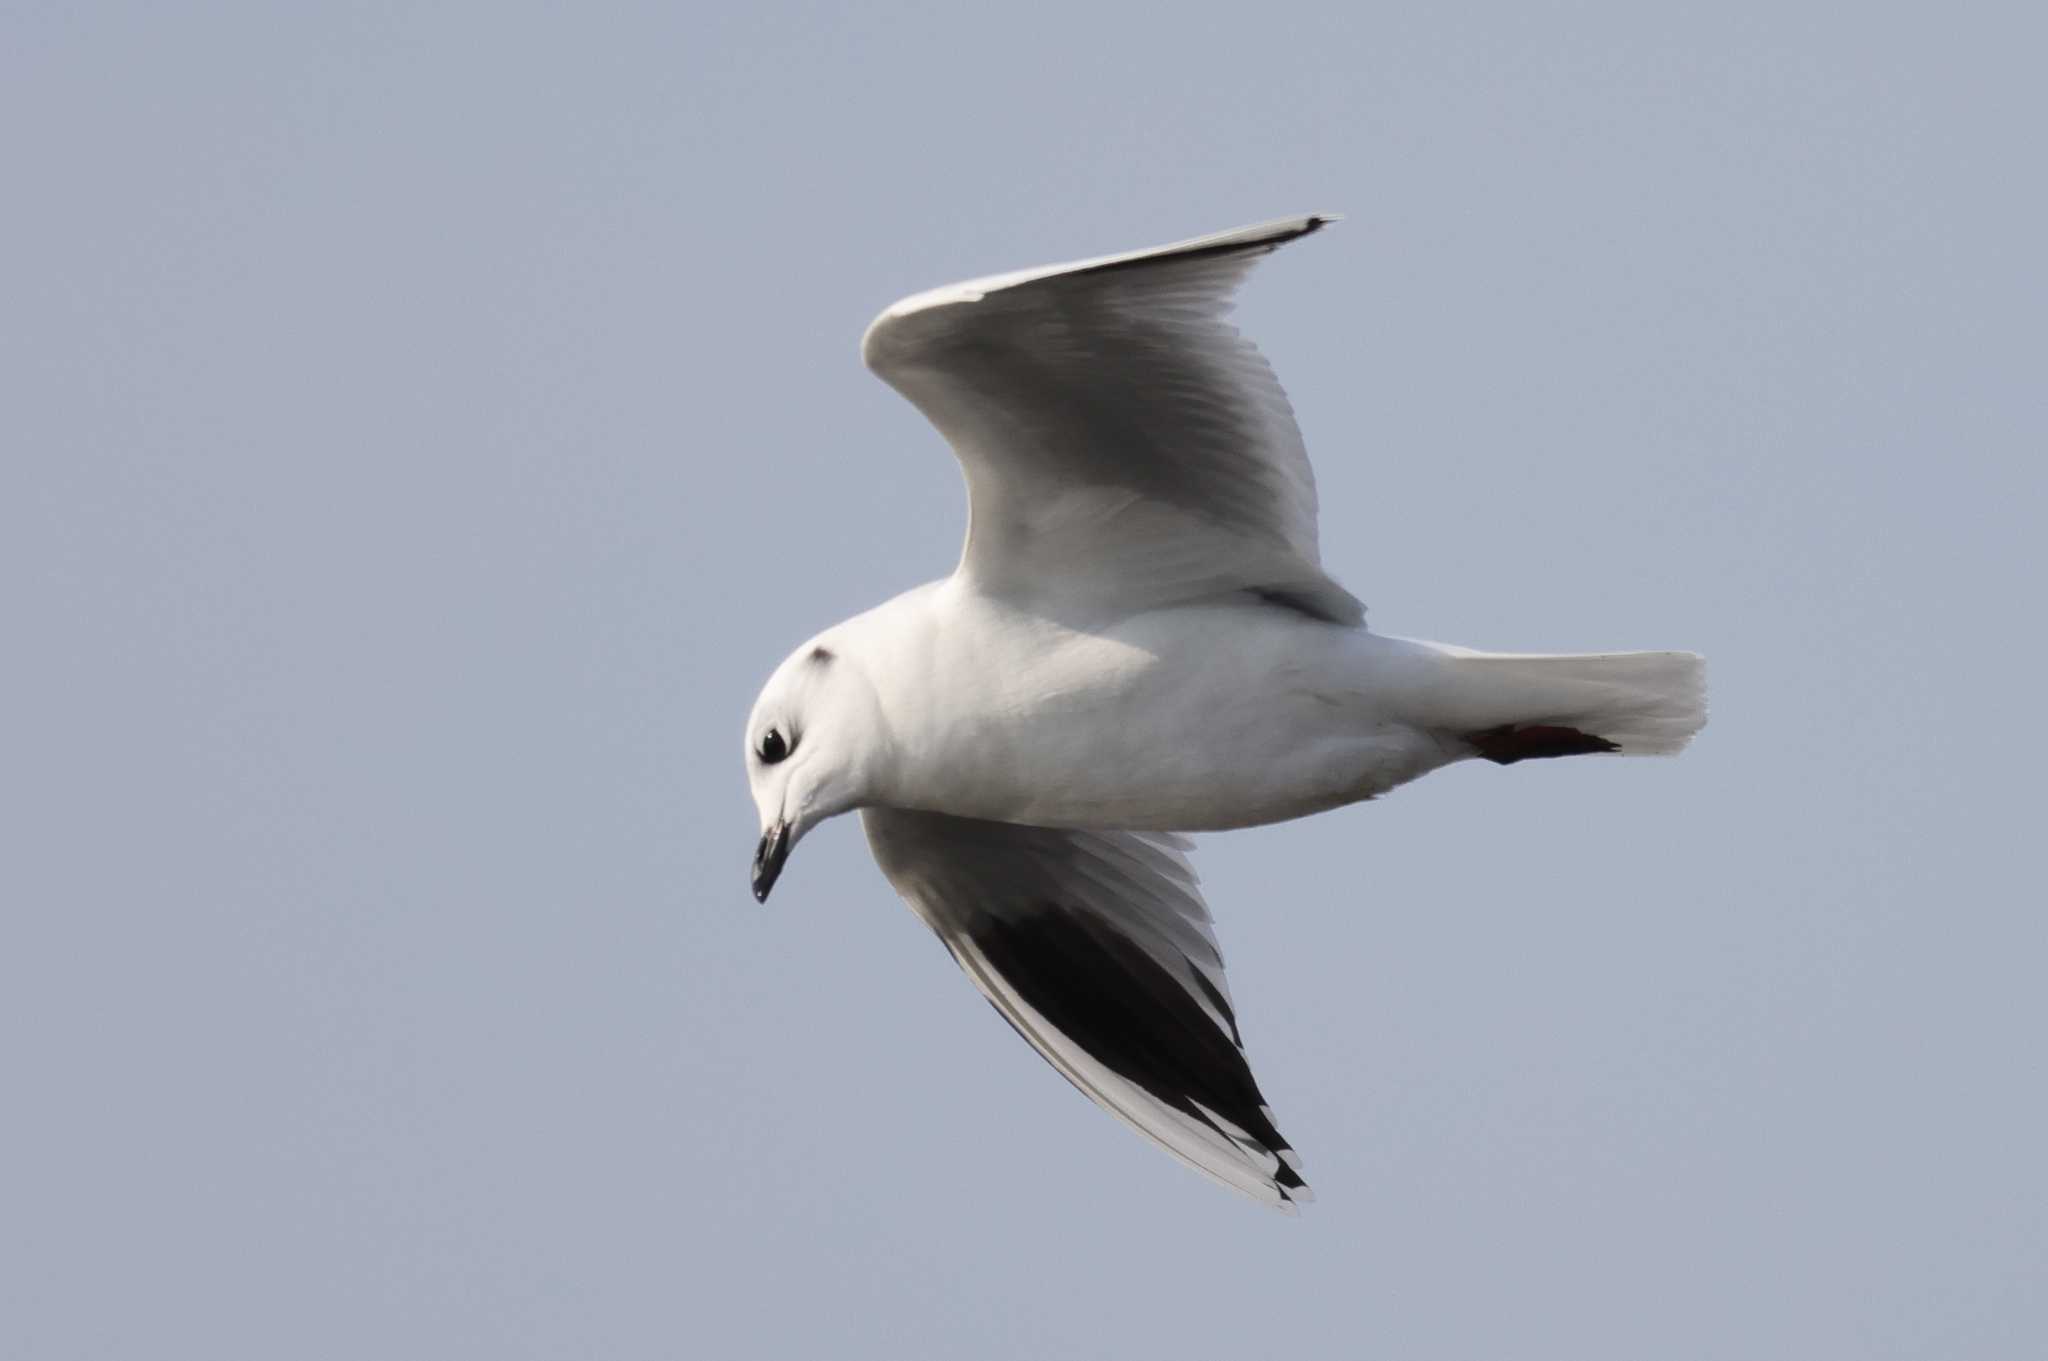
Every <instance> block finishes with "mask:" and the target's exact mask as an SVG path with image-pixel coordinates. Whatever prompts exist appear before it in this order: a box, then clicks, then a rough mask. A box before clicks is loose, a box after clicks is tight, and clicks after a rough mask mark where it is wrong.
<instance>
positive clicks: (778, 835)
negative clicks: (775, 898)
mask: <svg viewBox="0 0 2048 1361" xmlns="http://www.w3.org/2000/svg"><path fill="white" fill-rule="evenodd" d="M788 859H789V824H788V823H786V822H783V821H781V820H780V819H777V821H776V823H775V825H774V826H772V827H770V828H769V829H768V830H767V831H765V832H763V833H762V834H761V844H760V845H759V846H757V847H755V849H754V901H755V902H757V903H765V902H767V901H768V890H769V889H771V888H774V887H775V881H776V879H777V878H778V877H780V876H781V874H782V864H783V862H784V861H785V860H788Z"/></svg>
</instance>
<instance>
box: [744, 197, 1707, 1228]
mask: <svg viewBox="0 0 2048 1361" xmlns="http://www.w3.org/2000/svg"><path fill="white" fill-rule="evenodd" d="M1332 220H1333V219H1332V218H1331V217H1329V216H1306V217H1295V218H1287V219H1283V220H1280V221H1275V222H1269V223H1263V224H1260V225H1257V226H1251V227H1244V228H1240V229H1238V230H1236V231H1228V232H1222V233H1218V234H1216V235H1212V236H1204V237H1199V238H1196V239H1194V240H1190V241H1183V242H1179V243H1177V244H1174V245H1169V246H1161V247H1157V248H1155V249H1152V250H1141V251H1133V252H1130V253H1128V254H1122V255H1110V256H1104V257H1102V258H1100V259H1094V260H1085V261H1080V262H1077V263H1073V264H1064V265H1052V266H1047V267H1044V268H1039V269H1029V270H1024V271H1021V272H1018V273H1012V274H1001V275H995V276H992V277H989V278H985V279H976V280H973V281H971V282H968V283H961V284H954V285H951V286H949V287H946V288H939V289H934V290H932V291H930V292H927V293H919V294H917V295H915V296H913V297H909V298H905V299H904V300H903V301H901V302H898V303H896V304H895V305H893V306H891V307H890V308H888V309H887V310H886V311H884V312H883V313H882V314H881V316H879V317H878V318H876V319H875V322H874V324H873V325H871V326H870V327H869V328H868V330H867V334H866V336H865V337H864V338H863V339H862V341H861V357H862V359H863V360H864V361H865V363H866V364H867V366H868V368H870V369H872V370H873V371H874V372H875V373H876V374H877V375H878V376H879V377H881V379H882V380H883V381H884V382H886V383H888V384H889V385H890V386H891V387H893V388H895V389H896V390H897V391H898V392H900V393H901V394H902V395H903V396H905V397H907V398H908V399H909V400H910V402H911V403H912V404H913V405H915V406H916V407H917V408H918V410H919V411H921V412H923V413H924V415H925V417H926V419H928V420H929V421H930V422H931V423H932V425H934V426H936V427H937V428H938V431H939V433H940V434H942V435H943V436H944V437H945V439H946V441H947V443H948V444H950V445H951V446H952V450H953V453H954V454H955V456H956V457H957V458H958V459H959V463H960V468H961V471H962V472H963V473H964V474H965V477H966V481H967V501H968V531H967V542H966V546H965V548H964V549H963V551H962V553H961V556H960V562H959V565H958V566H957V567H956V568H955V569H954V571H953V573H952V575H951V576H949V577H946V578H945V579H943V580H940V581H936V582H932V583H929V584H927V585H924V586H920V587H918V588H916V589H914V590H911V591H909V592H907V593H905V594H903V595H900V596H897V597H896V598H894V599H893V600H889V601H887V602H886V603H884V604H882V605H879V606H877V607H875V608H874V609H871V610H869V611H867V612H866V613H864V614H860V615H857V616H855V617H854V618H852V619H849V620H847V621H845V622H844V623H841V624H836V625H834V626H833V627H831V628H829V629H826V630H825V631H824V632H823V633H820V634H818V635H817V636H815V637H813V638H811V639H810V640H809V641H807V642H805V643H804V644H803V645H802V646H800V647H798V648H797V649H796V650H795V651H794V652H793V653H791V654H790V656H789V658H788V659H787V660H786V661H784V662H783V663H782V664H781V665H780V666H779V667H777V668H776V670H775V672H774V673H773V675H772V676H771V677H770V678H769V680H768V683H767V685H766V687H765V688H764V689H763V690H762V691H761V695H760V698H759V700H758V701H757V702H756V703H755V705H754V709H753V712H752V715H751V716H750V717H749V718H748V720H747V730H746V744H747V757H746V760H747V778H748V782H749V785H750V788H751V792H752V795H753V799H754V804H755V807H756V810H757V811H758V813H759V815H760V827H761V839H760V843H759V845H758V847H757V849H756V851H755V854H754V861H753V891H754V896H755V897H756V898H757V899H759V900H760V901H762V902H766V901H767V898H768V893H769V890H770V889H771V888H773V887H774V885H775V881H776V878H777V876H778V875H780V874H781V873H782V870H783V866H784V864H785V862H786V861H787V860H788V858H789V855H790V852H791V851H792V850H793V849H794V848H795V847H796V845H797V843H798V842H799V841H801V840H802V839H803V837H804V835H805V834H806V833H807V832H809V831H810V830H811V828H813V827H815V826H817V825H818V824H819V823H820V822H822V821H824V820H825V819H827V818H830V817H834V816H836V815H838V814H840V813H846V812H852V811H855V810H858V811H859V813H860V815H861V822H862V825H863V826H864V828H865V829H866V832H867V837H868V844H869V847H870V848H871V850H872V851H873V853H874V858H875V861H876V863H877V864H878V865H879V866H880V867H881V870H882V873H883V874H884V875H885V876H887V878H888V880H889V882H890V884H891V885H893V886H894V888H895V889H896V891H897V892H898V893H899V894H900V895H901V896H902V897H903V899H904V900H905V901H906V902H907V903H908V904H909V905H910V907H911V909H912V910H913V911H914V912H916V914H917V915H918V916H919V917H920V918H922V919H923V920H924V922H925V924H926V925H928V926H929V927H930V928H931V929H932V931H934V932H935V933H936V934H937V935H938V938H939V939H940V941H942V942H943V943H944V944H945V947H946V949H947V951H948V952H950V953H951V955H952V956H953V958H954V960H955V961H956V962H957V963H958V964H959V966H960V968H961V969H962V970H963V971H964V972H965V973H966V975H967V976H968V978H969V979H971V980H972V981H973V983H974V986H975V987H976V988H978V989H979V990H980V991H981V993H982V995H983V996H984V997H986V998H987V999H988V1001H989V1002H990V1003H991V1004H992V1005H993V1006H994V1007H995V1009H996V1011H997V1012H999V1013H1000V1014H1001V1015H1002V1017H1003V1019H1004V1020H1006V1021H1008V1022H1009V1023H1010V1025H1011V1026H1012V1027H1013V1028H1014V1029H1015V1030H1016V1031H1017V1033H1018V1034H1019V1035H1021V1036H1023V1037H1024V1039H1025V1040H1026V1041H1028V1042H1029V1043H1030V1044H1031V1046H1032V1047H1033V1048H1034V1049H1036V1050H1037V1051H1038V1052H1039V1054H1040V1055H1042V1056H1043V1057H1044V1058H1045V1060H1046V1062H1048V1063H1050V1064H1051V1065H1052V1066H1053V1067H1054V1068H1055V1069H1057V1070H1058V1071H1059V1072H1060V1073H1061V1074H1062V1075H1063V1076H1064V1077H1066V1078H1067V1080H1068V1081H1070V1082H1072V1083H1073V1084H1074V1086H1076V1087H1078V1088H1079V1089H1080V1090H1081V1091H1082V1092H1084V1093H1085V1094H1087V1095H1088V1096H1089V1097H1090V1098H1091V1099H1093V1100H1094V1101H1095V1102H1096V1103H1097V1104H1099V1105H1100V1106H1102V1107H1103V1109H1105V1110H1107V1111H1109V1112H1110V1113H1111V1114H1112V1115H1115V1116H1116V1117H1118V1118H1119V1119H1121V1120H1123V1121H1124V1122H1125V1123H1127V1124H1129V1125H1130V1126H1131V1127H1132V1128H1133V1129H1135V1130H1137V1131H1138V1132H1139V1133H1140V1134H1142V1135H1144V1136H1146V1137H1147V1138H1149V1139H1151V1140H1152V1141H1154V1142H1155V1143H1157V1144H1158V1145H1159V1146H1160V1147H1162V1148H1164V1149H1165V1150H1166V1151H1167V1152H1168V1153H1171V1154H1172V1155H1173V1156H1174V1157H1176V1158H1178V1159H1180V1160H1181V1161H1182V1162H1184V1163H1186V1164H1187V1165H1188V1166H1190V1167H1192V1168H1194V1169H1195V1170H1196V1171H1198V1172H1201V1173H1203V1174H1204V1175H1206V1176H1208V1177H1210V1178H1212V1179H1214V1180H1215V1181H1218V1182H1220V1183H1222V1184H1223V1185H1225V1186H1229V1187H1232V1188H1234V1189H1236V1190H1238V1191H1242V1192H1244V1193H1245V1194H1247V1195H1249V1196H1251V1197H1253V1198H1255V1199H1257V1200H1260V1201H1263V1202H1265V1203H1267V1204H1269V1205H1272V1206H1274V1207H1276V1208H1279V1209H1283V1210H1289V1211H1291V1210H1292V1209H1293V1208H1294V1206H1295V1205H1296V1203H1297V1202H1301V1201H1305V1200H1307V1199H1309V1198H1310V1195H1309V1188H1308V1186H1307V1184H1306V1182H1305V1181H1304V1180H1303V1178H1302V1175H1301V1160H1300V1159H1299V1158H1298V1157H1297V1156H1296V1154H1295V1153H1294V1150H1293V1149H1292V1148H1291V1147H1290V1146H1289V1145H1288V1143H1287V1140H1286V1139H1285V1138H1283V1137H1282V1136H1281V1134H1280V1131H1279V1130H1278V1128H1276V1126H1275V1123H1274V1117H1273V1112H1272V1109H1271V1108H1270V1107H1269V1106H1268V1104H1267V1102H1266V1098H1265V1097H1264V1096H1263V1095H1262V1094H1261V1092H1260V1090H1259V1086H1258V1083H1257V1082H1256V1081H1255V1080H1254V1079H1253V1077H1252V1072H1251V1068H1250V1067H1249V1065H1248V1064H1247V1062H1246V1059H1245V1053H1244V1042H1243V1037H1242V1035H1241V1034H1240V1032H1239V1029H1238V1021H1237V1011H1236V1008H1235V1006H1234V1005H1233V1003H1232V1001H1231V996H1230V989H1229V987H1228V985H1227V984H1226V983H1225V982H1224V977H1223V956H1222V954H1221V953H1220V951H1219V950H1218V948H1217V944H1216V935H1215V930H1214V927H1213V925H1212V922H1211V919H1210V915H1209V910H1208V907H1207V906H1206V905H1205V904H1204V902H1203V899H1202V894H1201V891H1200V889H1199V888H1198V886H1197V883H1196V878H1195V873H1194V870H1193V869H1192V868H1191V867H1190V865H1189V863H1188V859H1187V851H1188V849H1189V842H1188V841H1187V840H1186V838H1185V836H1184V834H1185V833H1190V832H1211V831H1222V830H1227V829H1230V828H1238V827H1251V826H1257V825H1261V824H1265V823H1274V822H1281V821H1285V820H1287V819H1290V818H1298V817H1304V816H1307V815H1308V814H1311V813H1319V812H1324V811H1327V810H1329V809H1333V808H1338V807H1342V806H1344V805H1346V804H1352V803H1357V802H1360V801H1361V800H1365V799H1370V798H1373V797H1375V796H1377V795H1380V794H1384V793H1386V792H1387V791H1388V790H1390V789H1393V788H1394V787H1396V786H1397V785H1401V784H1404V783H1406V782H1407V781H1409V780H1413V779H1415V778H1416V777H1417V776H1420V775H1423V774H1426V773H1428V772H1429V771H1432V770H1435V769H1437V768H1438V767H1440V766H1445V765H1449V764H1450V763H1452V762H1454V761H1462V760H1467V759H1476V760H1486V761H1492V762H1495V763H1497V764H1500V765H1508V764H1512V763H1514V762H1517V761H1522V760H1528V759H1532V758H1540V757H1563V756H1578V755H1588V754H1596V753H1619V754H1623V755H1630V754H1646V755H1647V754H1665V753H1671V752H1676V751H1677V750H1679V749H1680V748H1681V747H1683V746H1684V745H1685V744H1686V743H1687V741H1688V740H1690V738H1691V737H1692V736H1693V734H1694V733H1696V732H1697V731H1698V730H1699V729H1700V728H1701V726H1702V725H1703V724H1704V723H1705V721H1706V709H1705V692H1704V681H1703V674H1704V673H1703V663H1702V660H1701V659H1700V658H1699V657H1698V656H1697V655H1695V654H1693V653H1688V652H1622V653H1602V654H1593V655H1517V654H1500V653H1485V652H1477V651H1473V650H1471V649H1469V648H1462V647H1451V646H1447V645H1444V644H1439V643H1428V642H1420V641H1416V640H1412V639H1403V638H1394V637H1387V636H1383V635H1380V634H1375V633H1373V632H1371V631H1369V630H1368V629H1367V628H1366V627H1365V622H1364V620H1365V610H1364V607H1363V606H1362V605H1361V604H1360V603H1359V601H1358V600H1357V598H1356V597H1354V596H1353V595H1352V594H1351V593H1350V592H1349V591H1347V590H1345V589H1344V588H1343V587H1342V586H1340V585H1338V584H1337V583H1336V582H1335V581H1333V580H1332V579H1331V578H1330V577H1329V575H1328V574H1327V573H1325V572H1324V571H1323V568H1322V566H1321V558H1320V554H1319V551H1318V547H1317V537H1316V490H1315V479H1314V476H1313V474H1312V473H1311V472H1310V469H1309V461H1308V454H1307V451H1306V450H1305V449H1304V448H1303V445H1302V437H1301V431H1300V430H1299V428H1297V426H1296V424H1295V420H1294V414H1293V411H1292V410H1291V409H1290V407H1289V405H1288V402H1287V397H1286V395H1285V394H1284V393H1283V392H1282V391H1281V389H1280V385H1279V383H1278V382H1277V381H1276V380H1275V379H1274V377H1273V373H1272V370H1271V369H1270V368H1268V367H1267V365H1266V362H1265V360H1264V359H1263V358H1262V357H1261V356H1260V354H1259V352H1258V351H1257V350H1256V349H1255V348H1253V346H1252V345H1251V343H1250V342H1249V341H1247V340H1245V339H1244V338H1242V337H1241V336H1240V335H1239V334H1238V332H1237V331H1236V329H1235V328H1234V327H1232V326H1231V325H1230V324H1229V322H1228V321H1227V320H1226V316H1227V313H1228V312H1229V309H1230V306H1231V301H1232V298H1233V295H1234V294H1235V292H1236V290H1237V287H1238V285H1239V283H1240V282H1241V281H1242V280H1243V278H1244V276H1245V275H1246V274H1247V273H1248V272H1249V271H1250V269H1251V267H1252V265H1253V264H1254V263H1256V262H1257V261H1258V260H1259V259H1260V258H1262V257H1264V256H1266V255H1269V254H1271V253H1272V252H1273V251H1274V250H1275V249H1277V248H1278V247H1280V246H1281V245H1283V244H1285V243H1287V242H1290V241H1294V240H1296V239H1298V238H1300V237H1304V236H1307V235H1309V234H1310V233H1312V232H1314V231H1316V230H1317V229H1319V228H1321V227H1323V226H1324V225H1325V224H1327V223H1328V222H1330V221H1332Z"/></svg>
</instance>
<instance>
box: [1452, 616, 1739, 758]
mask: <svg viewBox="0 0 2048 1361" xmlns="http://www.w3.org/2000/svg"><path fill="white" fill-rule="evenodd" d="M1437 646H1438V649H1439V650H1440V651H1441V652H1442V653H1443V654H1444V663H1445V664H1444V667H1443V670H1442V672H1441V673H1440V674H1439V678H1438V683H1437V687H1436V689H1435V693H1434V694H1432V695H1431V697H1430V709H1431V714H1430V717H1431V720H1432V721H1433V722H1434V723H1436V724H1438V725H1440V726H1442V727H1443V728H1446V729H1449V730H1450V731H1453V732H1459V733H1465V734H1477V733H1482V732H1487V731H1490V730H1493V729H1497V728H1526V727H1539V726H1540V727H1557V728H1568V729H1574V730H1576V731H1577V732H1579V733H1583V734H1586V735H1587V736H1590V737H1596V738H1601V739H1604V740H1605V741H1607V742H1611V743H1613V744H1614V745H1615V747H1616V748H1618V749H1619V751H1620V752H1621V754H1622V755H1629V756H1664V755H1669V754H1670V753H1672V752H1675V751H1680V750H1683V749H1684V747H1685V744H1686V743H1687V742H1690V741H1691V740H1692V737H1693V734H1694V733H1696V732H1698V731H1699V730H1700V729H1701V728H1703V727H1705V726H1706V724H1707V683H1706V661H1705V659H1704V658H1702V657H1700V656H1699V655H1698V654H1697V653H1692V652H1589V653H1579V654H1570V655H1558V656H1545V655H1541V654H1516V653H1493V652H1472V651H1468V650H1467V649H1465V648H1456V647H1444V646H1442V645H1441V644H1439V645H1437ZM1530 754H1546V753H1530Z"/></svg>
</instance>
